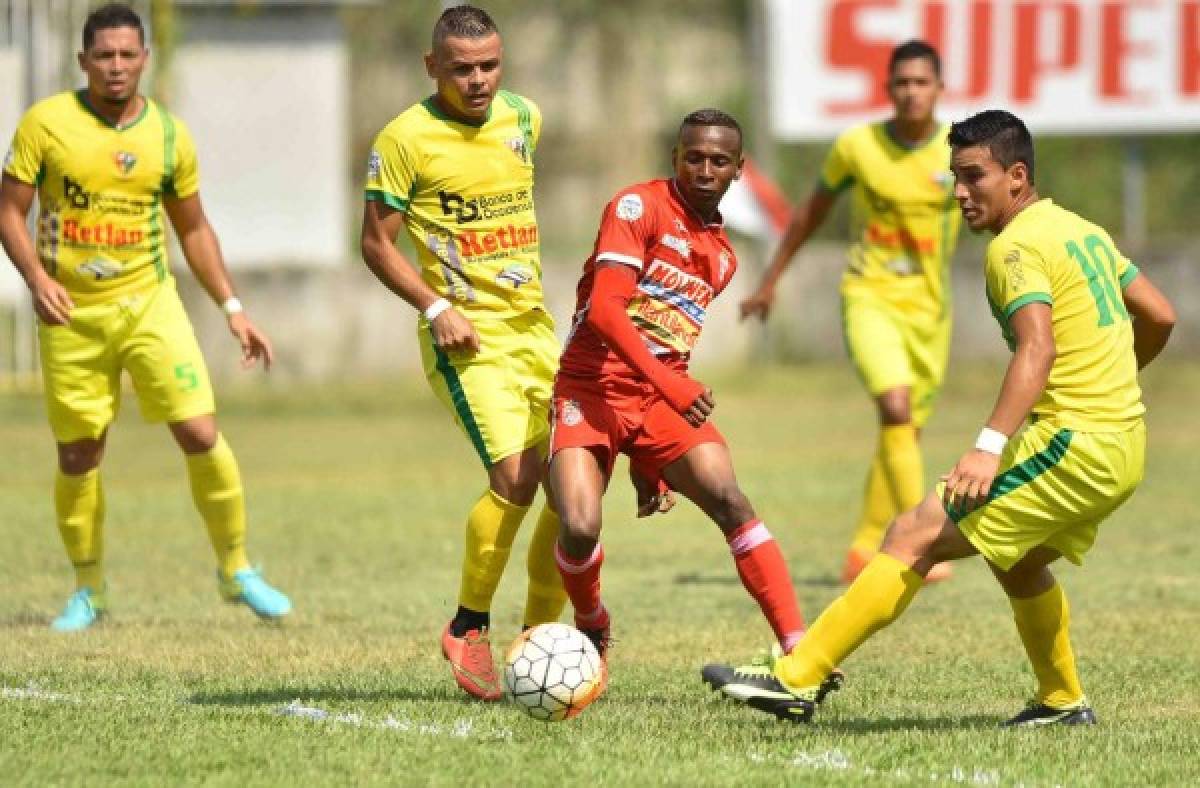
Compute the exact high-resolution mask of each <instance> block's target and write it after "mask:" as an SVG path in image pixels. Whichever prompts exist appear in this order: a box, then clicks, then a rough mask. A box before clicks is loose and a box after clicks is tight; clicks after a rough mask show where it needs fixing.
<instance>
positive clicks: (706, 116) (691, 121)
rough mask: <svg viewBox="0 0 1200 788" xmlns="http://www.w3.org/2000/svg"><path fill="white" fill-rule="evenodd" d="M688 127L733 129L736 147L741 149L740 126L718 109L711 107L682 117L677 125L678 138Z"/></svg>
mask: <svg viewBox="0 0 1200 788" xmlns="http://www.w3.org/2000/svg"><path fill="white" fill-rule="evenodd" d="M688 126H724V127H725V128H727V129H733V130H734V131H736V132H737V134H738V146H739V147H741V144H742V136H743V135H742V125H741V124H740V123H738V122H737V119H736V118H734V117H733V116H732V115H730V114H729V113H727V112H722V111H721V110H719V109H713V108H711V107H707V108H705V109H698V110H696V111H695V112H689V113H688V114H687V115H685V116H684V118H683V122H682V123H680V124H679V136H680V137H682V136H683V130H684V129H686V128H687V127H688Z"/></svg>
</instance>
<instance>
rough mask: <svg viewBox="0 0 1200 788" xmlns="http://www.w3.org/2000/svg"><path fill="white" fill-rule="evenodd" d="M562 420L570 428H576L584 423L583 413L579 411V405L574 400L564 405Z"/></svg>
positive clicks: (567, 401)
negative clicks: (580, 423)
mask: <svg viewBox="0 0 1200 788" xmlns="http://www.w3.org/2000/svg"><path fill="white" fill-rule="evenodd" d="M561 418H562V423H563V424H565V425H567V426H568V427H574V426H575V425H576V424H578V423H579V422H581V421H583V411H582V410H580V409H579V403H578V402H576V401H575V400H573V399H569V400H565V401H564V402H563V404H562V417H561Z"/></svg>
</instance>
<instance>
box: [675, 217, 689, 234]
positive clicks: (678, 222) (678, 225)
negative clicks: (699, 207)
mask: <svg viewBox="0 0 1200 788" xmlns="http://www.w3.org/2000/svg"><path fill="white" fill-rule="evenodd" d="M675 229H676V230H678V231H679V234H680V235H687V234H688V229H687V225H686V224H684V223H683V219H680V218H679V217H678V216H676V217H675Z"/></svg>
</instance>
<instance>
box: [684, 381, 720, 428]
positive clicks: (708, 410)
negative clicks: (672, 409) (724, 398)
mask: <svg viewBox="0 0 1200 788" xmlns="http://www.w3.org/2000/svg"><path fill="white" fill-rule="evenodd" d="M715 407H717V403H715V402H714V401H713V393H712V389H705V390H704V393H703V394H701V395H700V396H699V397H696V401H695V402H693V403H692V406H691V407H690V408H688V409H687V410H686V411H684V414H683V417H684V418H685V419H687V423H688V424H691V425H692V426H693V427H699V426H700V425H701V424H703V423H704V422H706V421H708V417H709V416H711V415H712V412H713V408H715Z"/></svg>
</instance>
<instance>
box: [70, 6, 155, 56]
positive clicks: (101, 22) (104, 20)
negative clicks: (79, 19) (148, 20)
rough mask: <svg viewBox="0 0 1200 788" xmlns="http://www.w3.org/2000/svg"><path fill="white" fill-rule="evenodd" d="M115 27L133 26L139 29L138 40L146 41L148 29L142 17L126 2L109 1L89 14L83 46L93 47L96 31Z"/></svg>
mask: <svg viewBox="0 0 1200 788" xmlns="http://www.w3.org/2000/svg"><path fill="white" fill-rule="evenodd" d="M114 27H132V28H133V29H134V30H136V31H137V34H138V41H141V42H142V43H143V44H145V43H146V29H145V28H144V27H142V18H141V17H140V16H138V15H137V11H134V10H133V9H132V8H130V7H129V6H128V5H126V4H125V3H108V4H107V5H102V6H100V7H99V8H97V9H96V10H95V11H92V12H91V13H90V14H88V15H87V19H86V20H85V21H84V23H83V48H84V49H85V50H87V49H91V48H92V44H95V43H96V33H97V32H98V31H100V30H111V29H113V28H114Z"/></svg>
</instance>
